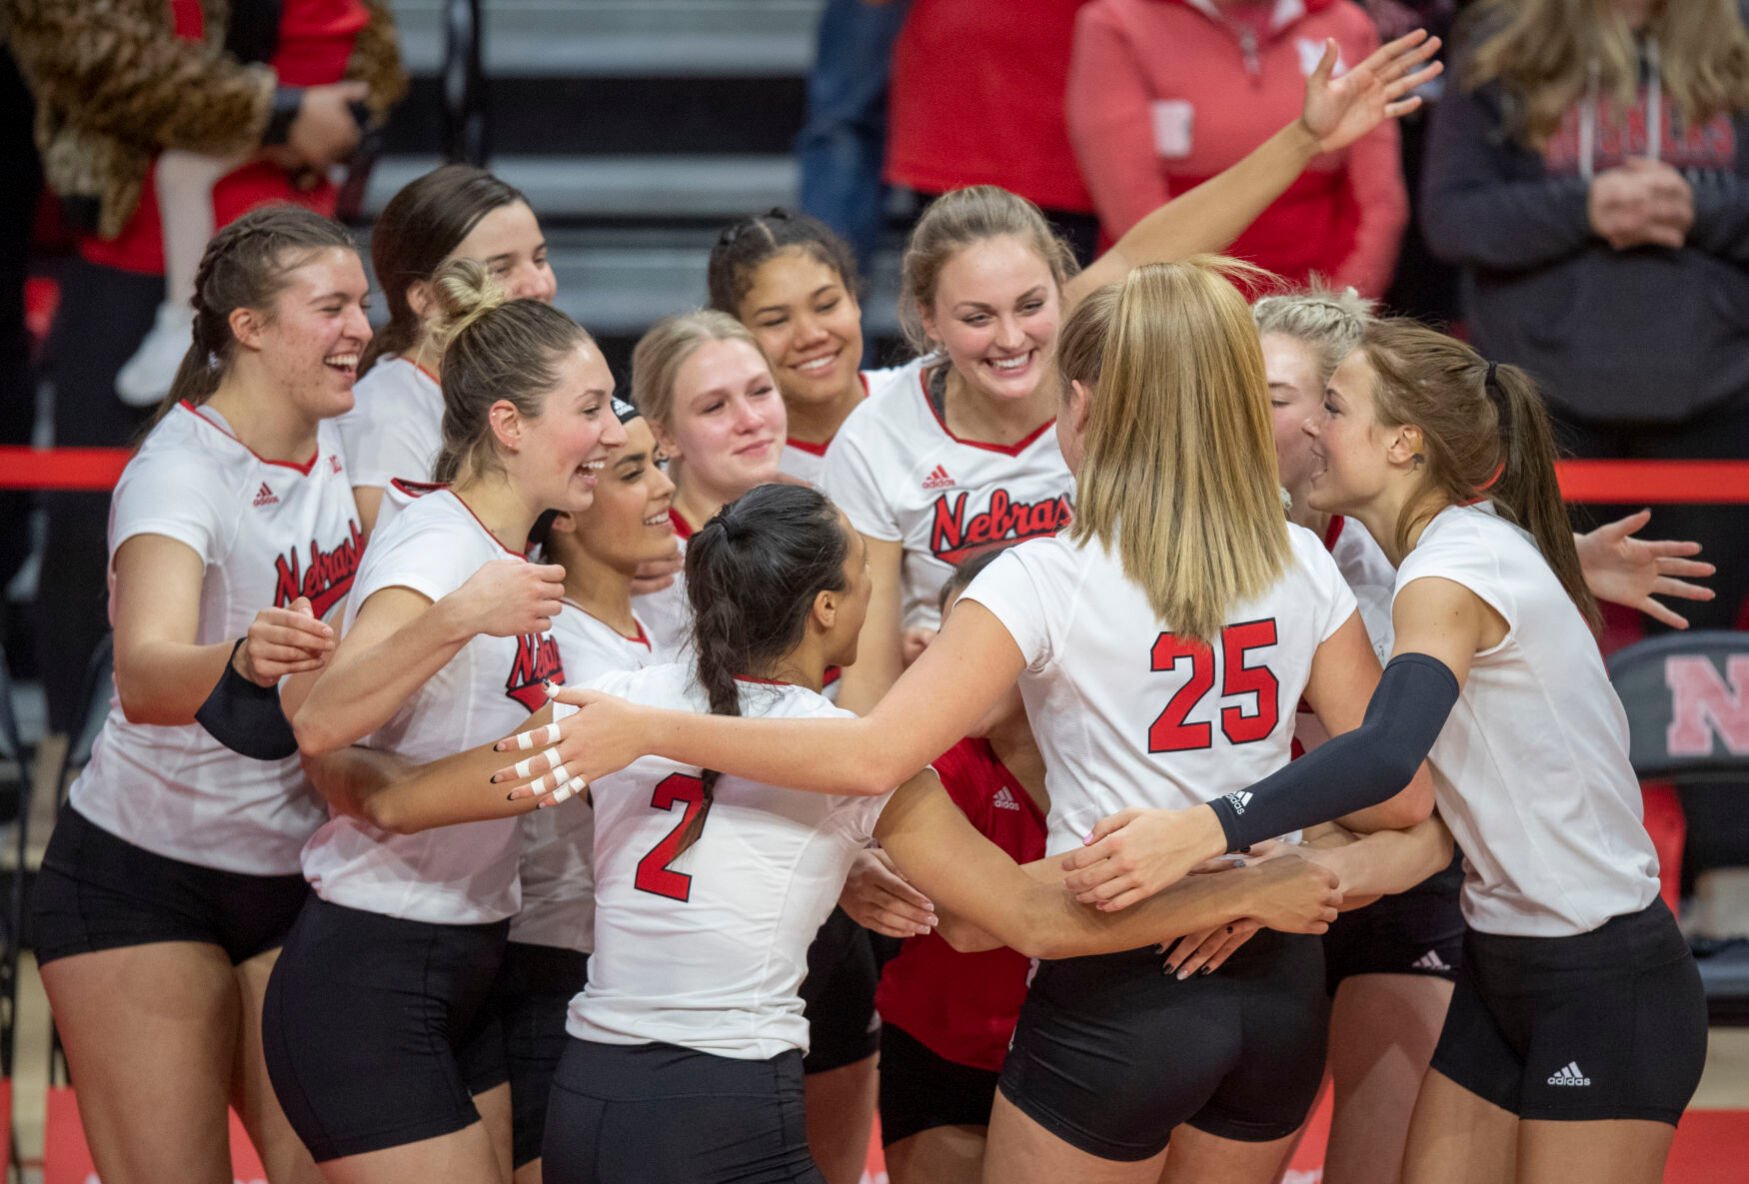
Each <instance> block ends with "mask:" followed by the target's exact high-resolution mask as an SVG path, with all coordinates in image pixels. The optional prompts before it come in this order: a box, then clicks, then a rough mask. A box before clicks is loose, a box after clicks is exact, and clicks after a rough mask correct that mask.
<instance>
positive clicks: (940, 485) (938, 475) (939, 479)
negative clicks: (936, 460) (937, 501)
mask: <svg viewBox="0 0 1749 1184" xmlns="http://www.w3.org/2000/svg"><path fill="white" fill-rule="evenodd" d="M953 483H954V480H953V478H952V477H949V476H948V475H947V470H946V469H944V468H942V467H941V466H940V465H936V466H935V471H934V472H932V473H930V474H929V476H927V477H925V478H923V488H925V489H947V488H949V487H950V486H952V485H953Z"/></svg>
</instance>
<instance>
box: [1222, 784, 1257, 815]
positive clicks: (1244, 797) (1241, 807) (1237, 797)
mask: <svg viewBox="0 0 1749 1184" xmlns="http://www.w3.org/2000/svg"><path fill="white" fill-rule="evenodd" d="M1227 801H1228V803H1229V804H1231V805H1232V807H1233V813H1235V814H1243V813H1244V812H1245V807H1246V806H1249V805H1250V804H1251V794H1250V793H1249V792H1248V791H1246V790H1243V789H1236V790H1234V791H1233V792H1232V793H1230V794H1228V795H1227Z"/></svg>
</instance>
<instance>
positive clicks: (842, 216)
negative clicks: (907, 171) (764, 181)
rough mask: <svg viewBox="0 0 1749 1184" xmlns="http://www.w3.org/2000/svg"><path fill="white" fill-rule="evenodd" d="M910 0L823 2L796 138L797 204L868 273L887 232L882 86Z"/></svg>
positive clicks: (888, 75) (884, 87) (884, 86)
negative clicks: (843, 244) (805, 111)
mask: <svg viewBox="0 0 1749 1184" xmlns="http://www.w3.org/2000/svg"><path fill="white" fill-rule="evenodd" d="M910 7H911V0H826V7H825V9H824V10H823V11H822V12H821V14H820V31H819V36H818V38H817V41H816V46H815V50H814V68H813V69H812V70H811V71H809V73H808V114H807V120H806V122H804V123H803V124H802V130H801V132H800V133H799V134H798V135H797V136H796V162H797V163H798V164H799V165H800V166H801V194H800V204H801V207H802V209H803V210H805V211H806V212H807V213H809V214H812V215H813V216H814V217H816V218H818V219H819V220H820V221H822V222H824V223H825V224H826V225H828V226H830V227H831V228H832V229H833V230H835V231H837V232H838V233H839V234H840V235H841V236H843V238H844V241H845V242H847V243H849V244H850V247H851V250H853V251H855V252H856V265H857V267H858V269H859V270H860V271H861V272H862V274H864V275H867V274H868V273H869V266H870V264H871V263H873V261H874V255H875V251H877V250H878V249H879V248H880V245H881V234H882V232H883V231H885V230H886V224H887V217H886V210H887V201H886V199H887V187H886V184H885V183H884V182H883V181H882V180H881V162H882V159H883V157H884V156H885V155H886V150H887V83H888V81H889V79H890V78H891V77H892V72H893V68H892V58H893V42H894V41H896V40H898V37H899V29H900V28H901V27H902V26H903V25H904V23H905V12H906V10H907V9H908V8H910Z"/></svg>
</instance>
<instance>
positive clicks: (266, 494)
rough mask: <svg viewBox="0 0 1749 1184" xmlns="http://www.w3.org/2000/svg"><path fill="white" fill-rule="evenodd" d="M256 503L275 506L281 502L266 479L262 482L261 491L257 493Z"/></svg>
mask: <svg viewBox="0 0 1749 1184" xmlns="http://www.w3.org/2000/svg"><path fill="white" fill-rule="evenodd" d="M255 504H256V505H258V506H274V505H278V504H279V499H278V498H277V497H275V496H274V495H273V490H271V489H269V488H267V482H265V481H263V482H262V483H261V492H259V493H257V494H256V495H255Z"/></svg>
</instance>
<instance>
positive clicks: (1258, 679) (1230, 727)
mask: <svg viewBox="0 0 1749 1184" xmlns="http://www.w3.org/2000/svg"><path fill="white" fill-rule="evenodd" d="M1274 644H1275V621H1274V619H1273V618H1267V619H1265V620H1261V621H1246V622H1245V623H1243V624H1240V625H1228V626H1227V627H1226V628H1225V629H1222V630H1221V690H1220V694H1221V697H1222V698H1227V697H1229V696H1232V695H1256V696H1257V704H1256V707H1255V709H1254V710H1253V711H1252V712H1251V713H1250V714H1249V715H1247V714H1246V713H1245V709H1244V708H1243V707H1236V706H1229V707H1223V708H1221V732H1222V733H1223V734H1224V735H1225V736H1226V737H1227V740H1228V742H1229V743H1232V744H1250V743H1252V742H1254V741H1257V740H1262V739H1263V738H1264V737H1266V736H1268V735H1269V734H1270V733H1271V732H1273V731H1275V725H1276V723H1277V721H1278V719H1279V716H1280V711H1281V707H1280V704H1279V702H1278V700H1279V698H1280V690H1281V684H1280V683H1278V682H1277V681H1276V678H1275V675H1274V674H1272V673H1270V670H1269V667H1267V666H1262V665H1258V666H1251V665H1247V664H1246V661H1245V659H1246V658H1247V656H1248V655H1249V654H1250V652H1251V651H1253V650H1260V649H1263V648H1265V647H1267V646H1272V645H1274ZM1185 661H1188V662H1189V663H1190V678H1189V679H1188V680H1187V681H1186V682H1185V684H1184V685H1183V686H1181V687H1179V688H1178V692H1177V693H1176V694H1175V695H1173V696H1172V698H1171V699H1169V700H1168V701H1167V703H1166V709H1165V710H1164V711H1162V712H1161V713H1160V715H1159V717H1158V718H1157V719H1155V720H1154V723H1153V725H1152V726H1151V727H1149V728H1148V751H1149V752H1184V751H1187V750H1192V749H1203V748H1207V747H1209V745H1210V741H1211V739H1212V729H1211V728H1210V726H1209V725H1208V724H1207V723H1186V722H1185V718H1184V717H1185V716H1187V715H1189V714H1190V712H1191V709H1192V708H1193V707H1195V706H1196V705H1197V704H1198V703H1200V702H1201V701H1202V699H1203V697H1204V696H1206V695H1207V694H1208V693H1209V691H1210V690H1212V689H1213V688H1214V685H1215V652H1214V650H1213V649H1211V648H1210V647H1209V646H1207V645H1205V644H1204V643H1202V642H1200V641H1185V640H1183V639H1181V638H1178V637H1175V636H1173V635H1172V634H1170V633H1162V634H1161V635H1160V636H1159V637H1157V638H1155V639H1154V649H1153V652H1152V653H1151V655H1150V663H1151V669H1153V670H1157V671H1164V670H1176V669H1177V668H1178V664H1179V663H1180V662H1185Z"/></svg>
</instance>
